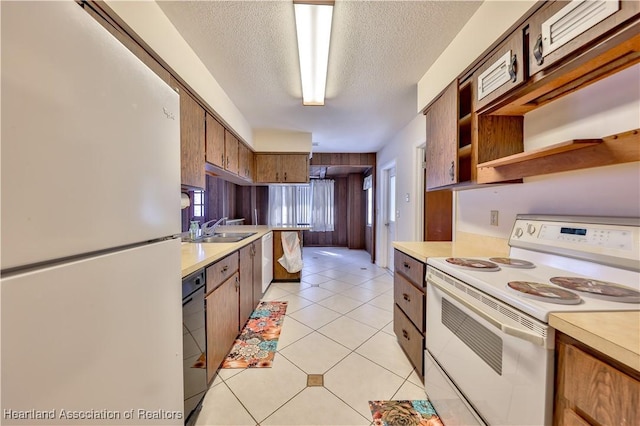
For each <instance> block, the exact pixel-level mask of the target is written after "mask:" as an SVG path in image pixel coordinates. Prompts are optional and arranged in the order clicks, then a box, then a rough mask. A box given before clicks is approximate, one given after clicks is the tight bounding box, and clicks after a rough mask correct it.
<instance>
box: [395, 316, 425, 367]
mask: <svg viewBox="0 0 640 426" xmlns="http://www.w3.org/2000/svg"><path fill="white" fill-rule="evenodd" d="M393 331H394V332H395V333H396V337H397V338H398V343H400V346H402V349H403V350H404V351H405V353H406V354H407V357H409V361H411V364H413V366H414V367H415V368H416V370H417V371H418V374H420V376H421V377H424V364H423V359H422V357H423V356H424V335H423V334H422V333H421V332H420V331H419V330H418V329H417V328H416V327H415V326H414V325H413V323H412V322H411V321H410V320H409V318H407V316H406V315H405V314H404V313H403V312H402V310H401V309H400V308H399V307H398V305H394V306H393Z"/></svg>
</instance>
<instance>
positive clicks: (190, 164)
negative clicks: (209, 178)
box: [171, 78, 205, 188]
mask: <svg viewBox="0 0 640 426" xmlns="http://www.w3.org/2000/svg"><path fill="white" fill-rule="evenodd" d="M171 81H172V86H173V87H174V88H176V90H177V91H178V92H179V93H180V177H181V179H180V182H181V183H182V185H185V186H190V187H197V188H204V187H205V174H204V163H205V130H204V126H205V124H204V123H205V121H204V120H205V119H204V108H202V107H201V106H200V104H198V102H196V101H195V99H193V98H192V97H191V95H189V93H188V92H187V91H186V89H184V88H183V87H182V86H181V85H180V84H179V83H178V82H177V81H176V80H175V79H173V78H172V79H171Z"/></svg>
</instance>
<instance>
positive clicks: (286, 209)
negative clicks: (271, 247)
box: [269, 179, 334, 232]
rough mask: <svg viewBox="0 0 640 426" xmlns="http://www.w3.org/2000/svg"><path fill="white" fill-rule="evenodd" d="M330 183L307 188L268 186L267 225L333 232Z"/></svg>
mask: <svg viewBox="0 0 640 426" xmlns="http://www.w3.org/2000/svg"><path fill="white" fill-rule="evenodd" d="M333 183H334V182H333V181H332V180H328V179H323V180H314V181H312V183H311V184H308V185H269V225H270V226H299V225H302V226H309V227H310V228H311V229H310V230H311V231H319V232H324V231H333V228H334V193H333Z"/></svg>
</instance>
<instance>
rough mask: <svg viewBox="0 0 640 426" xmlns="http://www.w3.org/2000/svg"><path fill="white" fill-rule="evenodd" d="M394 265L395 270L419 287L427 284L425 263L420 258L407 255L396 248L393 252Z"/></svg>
mask: <svg viewBox="0 0 640 426" xmlns="http://www.w3.org/2000/svg"><path fill="white" fill-rule="evenodd" d="M393 266H394V270H395V272H400V273H401V274H402V275H404V276H405V277H407V279H408V280H409V281H411V282H412V283H414V284H415V285H417V286H418V287H424V286H425V285H426V284H425V282H424V271H425V267H424V263H422V262H420V261H419V260H416V259H414V258H413V257H411V256H407V255H406V254H404V253H403V252H401V251H400V250H397V249H396V250H395V252H394V254H393Z"/></svg>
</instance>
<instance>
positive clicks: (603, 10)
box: [529, 0, 640, 75]
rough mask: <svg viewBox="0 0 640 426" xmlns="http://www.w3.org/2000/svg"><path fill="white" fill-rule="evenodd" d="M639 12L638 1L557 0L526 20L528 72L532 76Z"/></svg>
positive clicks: (577, 51)
mask: <svg viewBox="0 0 640 426" xmlns="http://www.w3.org/2000/svg"><path fill="white" fill-rule="evenodd" d="M639 13H640V2H638V1H637V0H628V1H608V0H594V1H579V0H573V1H556V2H549V3H548V4H546V5H545V6H544V7H542V8H541V9H540V10H538V11H537V12H536V13H535V14H534V15H533V16H532V17H531V19H530V21H529V46H530V49H529V74H530V75H534V74H536V73H538V72H539V71H542V70H544V69H546V68H548V67H550V66H552V65H554V64H556V63H558V61H560V60H561V59H564V58H565V57H567V56H569V55H570V56H575V55H578V54H579V53H580V52H581V49H582V48H583V47H584V46H585V45H587V44H589V43H591V42H593V41H596V40H597V39H598V38H599V37H601V36H603V35H605V34H606V33H607V32H609V31H611V30H613V29H615V28H616V27H619V26H620V25H622V24H624V23H625V22H627V21H629V20H630V19H631V18H634V17H636V16H637V15H638V14H639Z"/></svg>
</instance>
